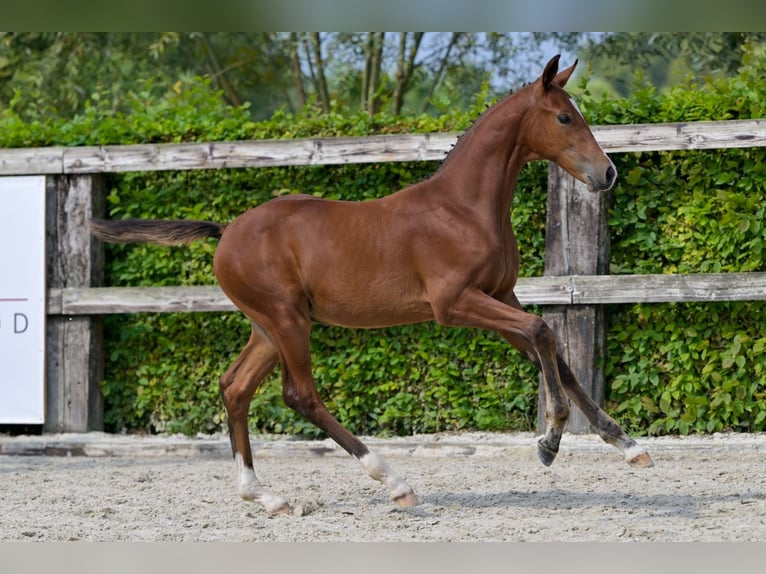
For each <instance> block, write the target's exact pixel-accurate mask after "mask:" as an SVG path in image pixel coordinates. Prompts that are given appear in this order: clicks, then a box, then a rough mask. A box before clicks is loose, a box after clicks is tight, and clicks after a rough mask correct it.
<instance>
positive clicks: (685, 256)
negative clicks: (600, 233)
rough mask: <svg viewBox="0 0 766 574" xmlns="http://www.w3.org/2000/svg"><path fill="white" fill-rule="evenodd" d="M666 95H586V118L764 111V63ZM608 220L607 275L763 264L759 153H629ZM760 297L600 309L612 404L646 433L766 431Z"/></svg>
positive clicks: (764, 211) (709, 116) (765, 191)
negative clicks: (605, 324) (604, 313)
mask: <svg viewBox="0 0 766 574" xmlns="http://www.w3.org/2000/svg"><path fill="white" fill-rule="evenodd" d="M745 63H746V64H747V65H746V66H745V67H744V68H743V70H742V72H741V74H740V75H739V76H737V77H735V78H731V79H727V80H716V81H714V82H708V83H706V84H704V85H702V86H700V85H696V84H692V83H689V84H687V85H682V86H678V87H676V88H674V89H673V90H671V91H669V92H667V93H662V94H659V93H656V91H655V90H654V89H653V88H651V87H648V86H645V85H641V84H639V85H637V86H636V88H635V89H634V91H633V93H632V96H631V97H630V98H629V99H626V100H621V101H605V100H601V101H587V100H586V102H585V103H584V105H583V107H584V108H585V109H586V114H587V115H588V116H589V118H590V120H591V122H592V123H594V124H608V123H617V124H629V123H652V122H688V121H704V120H729V119H753V118H761V117H763V113H764V102H766V84H764V82H763V74H764V71H765V70H764V61H763V59H761V60H760V61H758V60H757V59H756V58H755V57H754V56H753V55H751V54H748V55H746V59H745ZM615 160H616V162H617V164H618V170H619V171H620V174H621V176H620V178H619V184H618V186H617V188H616V189H615V191H614V201H613V209H612V216H611V221H610V228H611V234H612V237H611V241H612V260H611V272H612V273H615V274H618V273H719V272H735V271H766V262H764V258H763V251H764V245H766V149H764V148H745V149H738V150H726V151H725V150H712V151H704V152H703V151H694V152H691V151H689V152H655V153H627V154H619V155H616V156H615ZM764 327H766V302H717V303H700V304H668V305H626V306H616V307H610V308H609V335H608V345H607V358H606V365H605V372H606V377H607V381H608V405H607V406H608V407H609V410H610V411H611V412H612V413H613V414H614V415H615V416H616V417H617V418H618V419H620V420H621V421H623V422H624V423H625V424H626V425H627V426H628V427H629V428H631V429H632V430H634V431H639V432H643V433H649V434H664V433H680V434H687V433H690V432H714V431H725V430H735V431H763V430H764V429H766V337H765V336H764V335H765V333H764Z"/></svg>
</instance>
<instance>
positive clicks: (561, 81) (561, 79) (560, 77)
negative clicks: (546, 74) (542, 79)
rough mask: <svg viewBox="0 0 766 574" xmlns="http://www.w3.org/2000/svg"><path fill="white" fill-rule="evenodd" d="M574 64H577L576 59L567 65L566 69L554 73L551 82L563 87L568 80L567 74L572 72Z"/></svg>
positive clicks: (569, 74)
mask: <svg viewBox="0 0 766 574" xmlns="http://www.w3.org/2000/svg"><path fill="white" fill-rule="evenodd" d="M575 66H577V60H575V61H574V64H572V65H571V66H569V67H568V68H567V69H566V70H561V72H559V73H558V74H556V77H555V78H553V82H554V83H556V84H558V86H559V87H560V88H563V87H564V86H565V85H566V83H567V81H568V80H569V76H571V75H572V72H574V69H575Z"/></svg>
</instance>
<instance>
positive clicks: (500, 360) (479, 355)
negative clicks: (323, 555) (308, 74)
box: [0, 81, 545, 435]
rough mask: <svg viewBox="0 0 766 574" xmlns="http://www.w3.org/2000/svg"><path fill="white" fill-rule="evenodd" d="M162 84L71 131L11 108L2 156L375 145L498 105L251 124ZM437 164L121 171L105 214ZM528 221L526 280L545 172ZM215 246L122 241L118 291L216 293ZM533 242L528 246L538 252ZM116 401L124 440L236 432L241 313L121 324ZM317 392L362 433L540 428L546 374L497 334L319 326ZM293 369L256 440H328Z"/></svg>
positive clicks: (399, 179) (530, 185) (212, 100)
mask: <svg viewBox="0 0 766 574" xmlns="http://www.w3.org/2000/svg"><path fill="white" fill-rule="evenodd" d="M153 89H154V88H153V87H152V86H151V85H145V86H142V87H141V88H140V89H139V90H137V91H136V92H131V93H129V94H126V95H125V101H126V104H127V106H128V108H129V109H130V110H131V111H130V112H129V113H125V112H121V111H119V110H114V109H113V108H112V107H110V106H101V105H100V100H99V99H98V98H96V99H94V100H93V101H92V102H91V104H89V106H88V107H87V109H86V110H85V111H84V112H83V113H82V114H81V115H78V116H76V117H75V118H73V120H72V121H71V122H63V121H61V122H57V121H43V120H39V121H38V120H24V119H22V118H21V117H20V116H19V115H18V114H16V112H15V111H14V109H13V108H11V109H9V110H6V111H5V113H4V114H3V115H2V116H0V127H3V128H4V129H0V145H3V146H7V147H16V146H24V145H79V144H89V145H93V144H109V143H111V144H115V143H135V142H146V141H152V142H165V141H168V142H172V141H210V140H238V139H258V138H296V137H310V136H336V135H366V134H376V133H397V132H404V133H409V132H438V131H446V130H460V129H464V128H466V127H467V126H468V125H470V123H471V121H472V119H473V117H475V115H476V114H477V113H478V111H479V110H483V109H484V107H485V106H486V104H487V101H486V100H487V99H488V98H489V97H490V96H489V95H488V91H486V90H485V91H484V92H482V93H481V94H479V95H478V96H477V97H476V99H475V105H474V107H473V109H472V110H471V111H470V112H469V114H465V113H457V112H452V113H449V114H445V115H443V116H441V117H440V118H438V119H436V118H431V117H429V116H417V117H411V118H407V119H396V120H395V119H393V118H391V117H388V116H385V115H378V116H368V115H367V114H359V115H357V116H351V117H349V116H342V115H339V114H334V113H330V114H316V113H313V112H311V111H309V112H307V113H305V114H301V115H293V114H289V113H286V112H280V113H277V114H275V115H274V116H273V117H272V118H271V119H270V120H268V121H264V122H257V123H256V122H253V121H252V120H251V119H250V118H249V117H248V115H247V114H246V113H245V111H244V110H241V109H234V108H230V107H227V106H225V105H223V104H222V103H221V101H222V100H221V98H220V95H219V94H215V93H214V92H213V91H212V90H210V87H209V85H207V83H206V82H202V81H197V82H192V83H189V84H184V85H182V86H179V87H178V90H177V91H176V92H174V93H173V94H172V95H171V96H170V97H169V98H163V99H160V100H158V101H157V103H156V105H150V104H149V102H151V101H152V93H153ZM436 167H437V164H435V163H424V162H420V163H389V164H378V165H375V164H369V165H339V166H321V167H300V168H268V169H230V170H215V171H213V170H201V171H195V172H191V171H178V172H150V173H127V174H116V175H112V176H110V177H109V188H108V194H107V204H108V211H109V215H110V216H111V217H113V218H124V217H144V218H194V219H209V220H214V221H222V222H226V221H231V220H232V219H234V218H235V217H236V216H237V215H239V214H240V213H242V212H243V211H245V210H246V209H248V208H250V207H253V206H255V205H258V204H260V203H263V202H265V201H268V200H269V199H271V198H273V197H275V196H279V195H284V194H291V193H298V192H302V193H310V194H314V195H317V196H321V197H326V198H340V199H353V200H365V199H370V198H374V197H380V196H383V195H386V194H389V193H391V192H393V191H396V190H397V189H400V188H401V187H404V186H405V185H407V184H409V183H414V182H417V181H419V180H422V179H424V178H426V177H428V176H429V175H430V174H431V173H432V172H433V171H434V170H435V169H436ZM521 187H522V188H524V192H523V193H520V194H519V201H518V209H519V216H520V219H521V220H523V221H524V222H525V226H528V227H529V229H532V230H533V231H534V233H531V234H529V235H528V236H526V235H525V236H522V237H521V238H520V241H521V242H522V246H523V247H522V248H523V249H524V250H525V251H526V250H530V251H531V250H532V249H536V250H537V253H536V254H534V255H531V254H530V255H529V256H528V257H527V265H526V267H525V269H524V272H525V274H527V275H537V274H539V273H541V272H542V267H541V265H542V245H543V240H544V238H543V230H544V220H545V192H544V189H545V166H544V165H542V164H541V165H539V166H533V167H532V168H531V169H529V170H528V171H527V172H526V173H525V175H524V177H523V179H522V182H521ZM215 246H216V243H215V242H214V241H203V242H197V243H194V244H192V245H190V246H188V247H170V248H168V247H159V246H151V245H108V246H107V262H108V263H107V283H108V284H110V285H121V286H127V285H131V286H144V285H192V284H213V283H214V282H215V277H214V275H213V270H212V257H213V253H214V250H215ZM527 246H528V247H527ZM105 324H106V330H105V331H106V343H105V344H106V352H107V359H108V360H107V364H106V375H105V381H104V383H103V385H102V389H103V392H104V397H105V421H106V425H107V428H108V430H111V431H123V430H127V431H149V432H182V433H186V434H193V433H197V432H206V433H209V432H216V431H221V430H225V428H226V421H225V414H224V411H223V407H222V404H221V401H220V398H219V392H218V378H219V376H220V375H221V374H222V373H223V372H224V370H225V369H226V368H227V367H228V366H229V365H230V364H231V363H232V362H233V361H234V359H235V358H236V356H237V354H238V353H239V351H240V350H241V349H242V347H243V346H244V344H245V342H246V340H247V337H248V335H249V324H248V322H247V320H245V319H244V318H243V317H242V316H241V315H240V314H239V313H182V314H138V315H113V316H107V317H106V319H105ZM312 351H313V354H314V373H315V377H316V380H317V386H318V388H319V391H320V393H321V395H322V396H323V397H324V399H325V400H326V402H327V403H328V406H329V407H330V409H331V410H332V412H333V413H334V414H336V416H337V417H338V418H339V419H340V420H341V421H342V422H343V424H345V425H347V426H348V427H349V428H350V429H351V430H352V431H354V432H357V433H369V434H372V433H375V434H406V433H412V432H429V431H436V430H448V429H461V428H475V429H487V430H498V429H526V428H529V427H530V425H531V424H533V421H534V418H535V416H536V398H537V391H536V389H537V378H536V375H535V370H534V367H532V365H531V364H529V363H528V361H526V360H525V359H524V358H522V357H521V356H520V355H518V354H517V353H516V352H515V351H513V350H512V349H510V348H509V347H508V345H507V344H506V343H505V342H504V341H502V340H500V339H499V338H498V337H495V336H493V335H492V334H488V333H483V332H478V331H472V330H445V329H441V328H439V327H438V326H437V325H435V324H425V325H415V326H407V327H400V328H392V329H382V330H370V331H359V330H344V329H338V328H329V327H323V326H319V325H318V326H316V327H315V328H314V330H313V332H312ZM279 377H280V374H279V369H277V370H276V372H275V373H273V374H272V375H271V376H270V377H269V378H268V380H267V381H266V382H265V383H264V384H263V386H262V387H261V389H260V391H259V393H258V396H257V397H256V400H255V401H253V403H252V406H251V412H250V415H251V416H250V424H251V427H252V428H253V429H254V430H256V431H264V432H283V433H291V434H302V435H316V434H317V433H318V431H317V429H316V428H315V427H313V426H312V425H310V424H309V423H308V422H306V421H305V420H303V419H302V418H301V417H300V416H298V415H297V414H295V413H294V412H292V411H291V410H289V409H287V408H286V407H285V406H284V404H283V402H282V397H281V385H280V381H279Z"/></svg>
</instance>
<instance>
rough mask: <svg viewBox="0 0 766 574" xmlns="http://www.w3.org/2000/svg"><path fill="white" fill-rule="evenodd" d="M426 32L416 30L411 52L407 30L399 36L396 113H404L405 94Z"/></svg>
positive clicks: (394, 101) (394, 108) (395, 97)
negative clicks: (408, 47) (408, 46)
mask: <svg viewBox="0 0 766 574" xmlns="http://www.w3.org/2000/svg"><path fill="white" fill-rule="evenodd" d="M423 35H424V32H415V33H414V35H413V38H412V45H411V46H410V51H409V54H407V32H401V33H400V36H399V60H398V65H397V70H396V87H395V88H394V97H393V112H394V114H395V115H397V116H398V115H399V114H401V113H402V107H403V106H404V94H405V93H406V91H407V85H408V84H409V82H410V80H411V79H412V75H413V73H414V72H415V57H416V56H417V53H418V49H419V48H420V42H421V41H422V40H423Z"/></svg>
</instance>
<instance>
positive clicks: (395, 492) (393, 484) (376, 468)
mask: <svg viewBox="0 0 766 574" xmlns="http://www.w3.org/2000/svg"><path fill="white" fill-rule="evenodd" d="M359 462H360V463H362V466H363V467H364V469H365V470H366V471H367V474H369V475H370V476H371V477H372V478H374V479H375V480H378V481H380V482H382V483H383V484H385V485H386V488H388V495H389V496H390V497H391V499H392V500H394V501H395V500H397V499H400V498H402V497H405V496H407V495H412V496H414V494H413V492H412V487H410V485H409V484H407V483H406V482H405V481H404V480H403V479H402V478H401V477H400V476H398V475H397V474H396V473H395V472H394V471H393V470H392V469H391V467H390V466H389V465H388V463H387V462H386V461H385V459H383V457H381V456H379V455H377V454H376V453H374V452H372V451H370V452H368V453H367V454H365V455H364V456H362V457H361V458H360V459H359Z"/></svg>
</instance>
